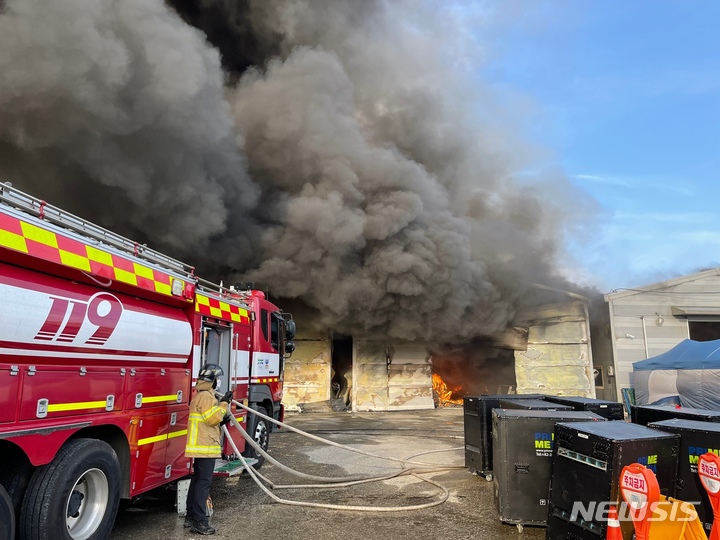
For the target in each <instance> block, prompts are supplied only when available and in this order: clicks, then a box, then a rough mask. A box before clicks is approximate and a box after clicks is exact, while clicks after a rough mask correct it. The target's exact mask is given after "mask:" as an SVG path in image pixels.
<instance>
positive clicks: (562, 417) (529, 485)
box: [492, 409, 605, 531]
mask: <svg viewBox="0 0 720 540" xmlns="http://www.w3.org/2000/svg"><path fill="white" fill-rule="evenodd" d="M604 421H605V419H604V418H603V417H602V416H598V415H597V414H594V413H591V412H585V411H543V410H520V409H495V410H494V411H493V432H492V433H493V471H494V478H493V493H494V496H495V507H496V508H497V510H498V513H499V514H500V520H501V521H503V522H505V523H511V524H514V525H517V526H518V529H519V530H521V531H522V526H523V525H540V526H545V525H546V524H547V515H548V490H549V487H550V472H551V465H552V448H553V440H554V432H555V424H556V423H557V422H604Z"/></svg>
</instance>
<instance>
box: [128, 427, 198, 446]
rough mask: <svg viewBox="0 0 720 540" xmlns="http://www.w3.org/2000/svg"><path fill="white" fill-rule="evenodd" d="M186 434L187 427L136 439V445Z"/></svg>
mask: <svg viewBox="0 0 720 540" xmlns="http://www.w3.org/2000/svg"><path fill="white" fill-rule="evenodd" d="M183 435H187V429H181V430H180V431H171V432H170V433H164V434H163V435H155V436H154V437H145V438H144V439H138V442H137V443H138V446H144V445H146V444H152V443H156V442H162V441H165V440H168V439H174V438H175V437H182V436H183Z"/></svg>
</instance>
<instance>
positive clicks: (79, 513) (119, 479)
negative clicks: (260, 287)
mask: <svg viewBox="0 0 720 540" xmlns="http://www.w3.org/2000/svg"><path fill="white" fill-rule="evenodd" d="M294 333H295V323H294V321H293V320H292V317H291V316H290V315H289V314H286V313H283V312H282V311H281V310H280V309H279V308H278V307H277V306H275V305H273V304H272V303H271V302H269V301H268V299H267V298H265V295H264V294H263V293H262V292H261V291H256V290H252V289H251V288H250V287H245V286H241V287H231V288H224V287H222V286H217V285H214V284H212V283H210V282H207V281H204V280H201V279H198V278H197V277H196V276H195V275H194V269H193V268H192V267H190V266H188V265H186V264H183V263H181V262H179V261H176V260H174V259H172V258H170V257H167V256H165V255H163V254H161V253H158V252H156V251H153V250H151V249H148V248H147V247H145V246H142V245H138V244H137V243H135V242H132V241H130V240H128V239H126V238H124V237H122V236H119V235H116V234H114V233H112V232H110V231H107V230H105V229H103V228H101V227H98V226H96V225H93V224H92V223H89V222H87V221H84V220H82V219H80V218H78V217H76V216H73V215H71V214H68V213H66V212H63V211H62V210H60V209H58V208H55V207H53V206H51V205H48V204H46V203H45V202H44V201H41V200H39V199H36V198H34V197H31V196H29V195H27V194H25V193H23V192H21V191H18V190H17V189H14V188H13V187H12V186H11V185H9V184H0V517H1V518H3V523H2V525H3V527H5V531H6V532H7V531H10V529H11V528H12V526H13V523H11V521H12V519H10V518H12V516H14V517H15V519H14V521H15V528H16V531H17V533H18V536H19V537H20V538H23V539H39V538H48V537H49V538H66V539H72V540H87V539H100V538H107V536H108V535H109V533H110V530H111V529H112V526H113V521H114V519H115V515H116V513H117V509H118V504H119V501H120V499H131V498H133V497H137V496H139V495H141V494H142V493H144V492H146V491H148V490H150V489H153V488H156V487H158V486H161V485H164V484H168V483H170V482H175V481H177V480H178V479H181V478H183V477H185V476H187V475H188V474H189V472H190V468H191V461H190V460H189V459H187V458H185V457H184V455H183V453H184V447H185V435H186V425H187V420H188V403H189V401H190V399H191V393H192V388H193V382H194V379H195V377H196V376H197V373H198V371H199V368H200V366H201V365H202V364H205V363H214V364H219V365H220V366H222V368H223V370H224V372H225V377H223V379H222V381H221V385H220V387H219V388H218V391H220V392H225V391H227V390H228V389H233V390H234V395H235V399H236V400H237V401H239V402H243V403H244V404H246V405H247V404H249V406H251V407H252V408H253V409H255V410H257V411H259V412H261V413H265V414H267V415H272V416H273V417H274V418H276V419H278V420H282V418H283V407H282V405H281V399H282V392H283V385H282V381H283V359H284V358H285V357H286V355H287V354H290V353H292V350H293V348H294V345H293V343H292V341H291V340H292V338H293V336H294ZM233 410H234V414H235V416H236V417H237V418H238V419H239V420H240V422H241V424H242V425H243V427H245V428H246V430H247V431H248V433H250V434H251V436H252V437H253V438H254V439H255V440H256V441H257V442H258V443H260V445H261V446H262V447H265V448H267V445H268V441H269V434H270V431H271V426H270V425H269V423H268V422H266V421H265V420H263V419H261V418H259V417H258V416H256V415H254V414H244V413H243V411H242V410H235V409H233ZM233 431H234V430H233ZM232 436H233V438H234V439H235V443H236V445H237V447H238V449H239V450H240V451H241V452H242V453H243V455H246V456H248V457H251V458H256V459H258V461H257V462H256V464H255V466H256V467H258V466H259V465H260V464H261V463H262V457H261V456H258V455H256V453H255V450H254V449H253V448H252V447H250V445H247V448H246V444H245V441H244V439H243V438H242V437H241V436H240V435H239V433H238V434H234V435H232ZM223 451H224V454H225V459H226V462H225V463H218V467H219V469H220V470H222V471H224V473H223V474H228V472H227V471H228V470H229V468H231V465H229V462H232V460H234V459H237V458H238V456H233V455H232V454H233V450H232V448H231V446H230V444H229V442H228V441H225V444H224V450H223ZM10 505H11V506H12V507H9V506H10ZM5 516H10V518H8V519H5ZM2 532H3V531H2V530H0V533H2ZM7 534H8V535H9V534H12V533H10V532H7Z"/></svg>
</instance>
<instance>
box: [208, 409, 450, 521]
mask: <svg viewBox="0 0 720 540" xmlns="http://www.w3.org/2000/svg"><path fill="white" fill-rule="evenodd" d="M233 403H235V405H236V406H237V407H239V408H241V409H243V410H245V411H247V412H249V413H252V414H256V415H258V416H259V417H261V418H263V419H265V420H267V421H269V422H272V423H274V424H276V425H278V426H280V427H282V428H285V429H287V430H288V431H292V432H294V433H297V434H299V435H301V436H303V437H307V438H309V439H312V440H315V441H318V442H321V443H323V444H327V445H329V446H335V447H337V448H342V449H345V450H348V451H350V452H355V453H358V454H362V455H365V456H369V457H373V458H377V459H383V460H386V461H394V462H399V463H400V464H401V466H402V467H403V468H402V470H400V471H396V472H393V473H388V474H385V475H378V476H358V475H356V476H349V477H324V476H314V475H310V474H306V473H303V472H301V471H297V470H295V469H292V468H290V467H288V466H286V465H283V464H282V463H280V462H279V461H277V460H276V459H275V458H273V457H272V456H271V455H270V454H268V453H267V452H266V451H265V450H263V448H262V447H261V446H260V445H259V444H258V443H257V442H256V441H255V440H254V439H253V438H252V437H250V435H249V434H248V433H247V432H246V431H245V430H244V429H243V427H242V426H241V425H240V423H239V422H238V421H237V419H236V418H235V416H234V415H232V414H231V415H230V418H231V422H232V423H233V425H234V426H235V428H236V429H237V430H238V431H239V432H240V434H241V435H242V437H243V438H244V439H245V441H246V442H247V443H248V444H249V445H250V446H252V447H253V448H254V449H255V450H256V451H257V452H258V453H259V454H260V455H262V456H263V457H264V458H265V459H266V460H267V461H268V462H269V463H272V464H273V465H275V466H277V467H278V468H280V469H281V470H283V471H285V472H287V473H289V474H292V475H294V476H298V477H300V478H304V479H307V480H311V481H314V482H320V483H319V484H292V485H276V484H274V483H273V482H271V481H270V480H269V479H268V478H266V477H265V476H263V475H262V474H261V473H259V472H258V471H256V470H255V469H254V468H253V467H252V466H250V465H248V463H247V461H246V460H245V458H244V457H243V456H242V454H241V453H240V451H239V450H238V448H237V446H236V445H235V442H234V441H233V439H232V437H231V436H230V433H229V431H228V429H227V426H222V429H223V432H224V433H225V436H226V437H227V438H228V441H229V442H230V445H231V446H232V448H233V451H234V452H235V454H236V455H237V456H239V458H240V461H241V463H242V464H243V466H244V467H245V470H246V471H247V472H248V474H249V475H250V477H251V478H252V479H253V481H254V482H255V483H256V484H257V485H258V486H259V487H260V489H262V490H263V492H265V494H266V495H268V496H269V497H270V498H271V499H273V500H274V501H275V502H278V503H280V504H287V505H291V506H308V507H314V508H327V509H332V510H351V511H360V512H398V511H410V510H422V509H425V508H431V507H433V506H438V505H440V504H442V503H444V502H445V501H447V499H448V498H449V496H450V492H449V491H448V489H447V488H446V487H445V486H443V485H441V484H439V483H437V482H435V481H434V480H430V479H429V478H423V477H422V476H419V475H420V474H427V473H433V472H441V471H449V470H458V469H464V467H463V466H460V465H456V466H445V467H437V466H436V465H434V464H432V463H424V462H418V461H412V458H414V457H418V456H421V455H426V454H431V453H436V452H448V451H453V450H462V449H463V448H462V447H456V448H450V449H447V450H435V451H429V452H421V453H418V454H414V455H413V456H410V457H409V458H406V459H399V458H393V457H388V456H380V455H377V454H373V453H371V452H365V451H363V450H359V449H357V448H353V447H351V446H346V445H343V444H340V443H336V442H334V441H330V440H328V439H323V438H322V437H317V436H315V435H312V434H310V433H307V432H305V431H302V430H299V429H297V428H294V427H292V426H290V425H288V424H285V423H283V422H280V421H278V420H275V419H274V418H272V417H269V416H266V415H264V414H262V413H260V412H258V411H256V410H255V409H252V408H250V407H247V406H246V405H243V404H242V403H240V402H238V401H233ZM406 464H412V465H418V466H419V467H414V468H409V469H406V468H405V465H406ZM404 475H410V476H413V477H415V478H417V479H418V480H420V481H422V482H426V483H429V484H431V485H433V486H435V487H437V488H438V489H440V490H441V492H442V494H441V496H440V497H439V498H438V499H437V500H435V501H431V502H427V503H423V504H417V505H412V506H391V507H376V506H348V505H339V504H327V503H314V502H309V501H294V500H289V499H282V498H280V497H278V496H277V495H275V494H274V493H273V492H272V491H271V490H270V489H268V487H267V486H266V485H265V484H267V485H269V486H270V488H271V489H273V490H275V489H301V488H302V489H328V488H340V487H349V486H353V485H359V484H364V483H368V482H378V481H383V480H389V479H392V478H397V477H399V476H404ZM263 482H264V483H263Z"/></svg>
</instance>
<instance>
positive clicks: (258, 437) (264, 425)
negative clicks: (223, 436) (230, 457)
mask: <svg viewBox="0 0 720 540" xmlns="http://www.w3.org/2000/svg"><path fill="white" fill-rule="evenodd" d="M252 408H253V409H255V410H256V411H257V412H259V413H260V414H264V415H265V416H269V415H268V412H267V411H266V410H265V407H263V406H262V405H254V406H253V407H252ZM247 426H248V430H247V432H248V435H250V437H252V439H253V440H254V441H255V442H256V443H258V444H259V445H260V448H262V449H263V450H265V451H266V452H267V449H268V446H269V445H270V425H269V423H268V421H267V420H265V419H264V418H260V417H259V416H258V415H257V414H253V413H251V412H249V413H248V423H247ZM243 456H245V457H249V458H253V459H257V463H256V464H255V465H253V468H255V469H259V468H260V467H262V466H263V463H265V458H264V457H263V455H262V454H260V453H259V452H257V451H256V450H255V449H254V448H253V447H252V446H250V445H249V444H248V445H246V447H245V451H244V452H243Z"/></svg>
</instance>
